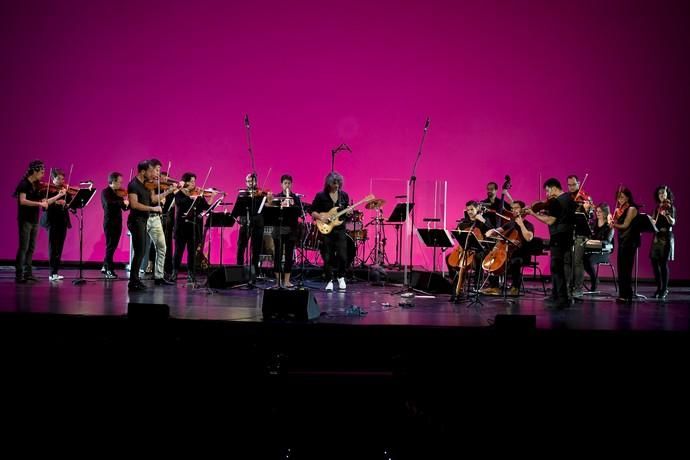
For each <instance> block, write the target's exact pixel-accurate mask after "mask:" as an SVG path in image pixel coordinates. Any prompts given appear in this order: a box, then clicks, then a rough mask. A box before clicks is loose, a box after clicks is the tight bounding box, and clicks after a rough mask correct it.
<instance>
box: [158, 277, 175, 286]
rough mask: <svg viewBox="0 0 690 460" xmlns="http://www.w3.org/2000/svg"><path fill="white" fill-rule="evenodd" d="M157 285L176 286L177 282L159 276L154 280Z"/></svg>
mask: <svg viewBox="0 0 690 460" xmlns="http://www.w3.org/2000/svg"><path fill="white" fill-rule="evenodd" d="M153 284H155V285H156V286H174V285H175V283H174V282H172V281H168V280H166V279H165V278H159V279H157V280H155V281H154V282H153Z"/></svg>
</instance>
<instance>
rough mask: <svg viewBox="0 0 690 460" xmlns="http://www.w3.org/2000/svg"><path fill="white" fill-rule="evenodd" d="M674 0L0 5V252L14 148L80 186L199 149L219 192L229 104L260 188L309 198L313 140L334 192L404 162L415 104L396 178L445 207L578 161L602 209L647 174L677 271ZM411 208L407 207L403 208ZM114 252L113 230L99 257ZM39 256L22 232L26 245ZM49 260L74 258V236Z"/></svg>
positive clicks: (189, 158)
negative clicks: (667, 212)
mask: <svg viewBox="0 0 690 460" xmlns="http://www.w3.org/2000/svg"><path fill="white" fill-rule="evenodd" d="M688 11H689V7H688V3H687V2H672V1H664V2H656V1H641V2H628V1H592V2H588V1H515V2H512V1H488V2H458V1H429V0H425V1H403V2H401V1H394V2H393V1H378V2H372V1H348V2H329V1H313V2H303V1H292V2H284V1H276V0H271V1H256V2H220V1H219V2H199V1H197V2H171V1H161V2H151V1H121V0H120V1H113V2H110V1H98V2H92V1H83V2H82V1H76V0H70V1H67V2H62V1H44V2H39V1H25V2H4V3H3V5H2V6H0V12H1V14H0V21H1V27H0V36H1V37H2V40H1V41H0V43H1V44H0V46H1V52H2V64H1V67H0V76H1V78H2V84H1V85H0V103H1V107H2V123H0V151H1V152H2V161H3V170H4V171H5V174H4V177H5V179H6V180H5V182H4V183H3V186H2V196H3V197H4V198H3V200H2V210H3V211H4V212H3V215H4V216H5V225H3V226H1V227H0V241H1V243H0V258H1V259H13V258H14V255H15V251H16V240H17V236H16V235H17V229H16V225H15V216H16V203H15V201H14V199H13V198H12V197H11V193H12V190H13V188H14V186H15V185H16V183H17V182H18V181H19V179H20V177H21V175H22V173H23V172H24V170H25V168H26V166H27V164H28V162H29V161H30V160H32V159H34V158H41V159H43V160H44V161H45V162H46V164H47V166H48V167H61V168H64V169H68V168H69V166H70V164H71V163H74V174H73V179H74V180H80V179H93V180H94V181H95V182H96V186H97V187H98V188H99V189H100V188H102V187H104V186H105V185H106V177H107V174H108V173H109V172H110V171H112V170H117V171H121V172H122V173H123V174H124V175H125V176H128V175H129V171H130V168H133V167H135V165H136V162H137V161H138V160H140V159H144V158H150V157H157V158H160V159H161V160H162V161H163V163H164V164H165V163H167V162H168V161H169V160H170V161H172V164H173V176H176V175H178V176H179V175H180V174H181V173H182V172H184V171H187V170H191V171H195V172H196V173H197V174H199V175H200V176H201V177H203V176H204V175H205V173H206V171H207V169H208V167H209V166H211V165H213V167H214V169H213V173H212V175H211V179H210V182H209V185H211V186H214V187H219V188H224V189H226V190H235V189H236V188H238V187H241V186H242V183H243V176H244V174H245V173H246V172H247V171H248V170H249V157H248V154H247V152H246V140H245V131H244V128H243V124H242V118H243V115H244V114H245V113H249V115H250V118H251V121H252V126H253V130H252V136H253V141H254V150H255V154H256V162H257V169H258V171H259V174H260V176H261V178H262V179H263V178H264V177H265V176H266V173H267V171H268V169H269V168H271V171H272V172H271V176H270V177H269V178H268V183H269V185H271V186H272V187H273V188H277V183H278V178H279V176H280V174H281V173H284V172H289V173H291V174H292V175H293V176H294V177H295V188H296V190H297V191H299V192H302V193H305V194H307V195H308V196H309V198H311V197H312V196H313V194H314V193H315V192H316V191H317V190H318V189H319V188H321V186H322V183H323V177H324V175H325V174H326V173H327V172H328V170H329V168H330V153H329V152H330V149H332V148H333V147H335V146H337V145H338V144H339V143H341V142H346V143H348V144H349V145H350V146H351V147H352V149H353V153H352V154H350V153H343V154H340V155H339V156H338V158H337V169H338V170H340V171H341V172H342V173H343V174H344V175H345V177H346V189H347V190H348V191H349V192H350V194H351V195H352V196H353V197H355V198H356V197H360V196H363V195H364V194H366V193H367V192H368V191H369V186H370V179H371V178H400V179H405V178H407V177H409V175H410V172H411V168H412V164H413V162H414V157H415V154H416V151H417V148H418V145H419V140H420V136H421V130H422V127H423V124H424V120H425V118H426V116H427V115H428V116H430V117H431V120H432V122H431V128H430V130H429V133H428V137H427V140H426V144H425V148H424V154H423V156H422V158H421V161H420V163H419V167H418V171H417V175H418V177H419V180H420V181H432V180H434V179H446V180H448V183H449V197H448V207H449V210H452V211H450V212H449V216H448V217H449V220H451V221H452V220H454V219H455V218H457V217H458V216H459V215H460V212H461V209H462V205H463V203H464V202H465V201H467V200H468V199H471V198H482V197H483V196H484V186H485V183H486V182H487V181H489V180H494V181H497V182H499V183H501V182H502V178H503V175H504V174H510V175H511V176H512V177H513V187H514V188H513V190H512V192H513V195H514V197H515V198H521V199H525V200H526V201H532V200H534V199H535V198H536V197H537V193H538V191H539V178H540V177H541V178H542V179H545V178H547V177H549V176H556V177H558V178H560V179H561V180H562V181H563V182H565V177H566V175H568V174H571V173H575V174H579V175H580V176H584V174H585V173H587V172H588V173H589V174H590V176H589V179H588V182H587V184H586V185H587V187H586V189H587V191H589V192H590V193H591V194H592V195H593V196H594V198H595V200H596V201H602V200H605V201H608V202H609V203H612V202H613V196H614V192H615V190H616V188H617V186H618V184H619V183H621V182H623V183H625V184H627V185H628V186H629V187H630V188H631V189H632V190H633V192H634V193H635V196H636V197H637V199H638V200H639V201H640V202H641V203H643V204H644V205H646V207H645V208H644V210H647V211H650V212H651V210H652V206H653V201H652V192H653V189H654V187H655V186H656V185H657V184H660V183H668V184H669V185H670V186H671V187H672V188H673V189H674V190H675V191H676V194H677V206H678V214H679V219H678V225H677V227H676V230H677V235H678V238H677V250H678V255H679V257H678V260H677V261H676V262H674V263H673V265H672V276H673V278H675V279H680V278H682V279H690V262H688V260H687V258H686V257H683V255H684V254H687V251H686V250H685V248H686V245H687V236H688V235H687V233H688V231H687V229H688V224H687V218H686V216H690V210H689V209H688V199H687V194H685V193H683V188H682V187H683V186H684V185H685V183H686V181H685V176H686V174H687V172H685V173H684V172H683V171H687V166H685V162H684V158H685V155H686V154H687V152H688V151H690V134H689V133H690V129H689V128H690V89H689V88H690V84H689V83H690V78H689V77H690V64H689V63H690V61H689V60H688V59H687V56H688V55H690V28H688V27H687V25H688V23H689V21H688V19H689V18H690V15H689V12H688ZM74 180H73V182H74ZM374 192H376V190H374ZM383 198H386V199H389V200H390V199H392V198H393V197H392V196H384V197H383ZM430 209H431V204H430V203H429V202H425V203H420V209H419V213H418V215H417V218H418V220H421V218H422V217H426V215H425V212H426V213H429V212H430ZM388 211H390V209H388ZM388 211H387V212H388ZM101 219H102V210H101V208H100V204H98V203H97V202H95V203H93V204H92V205H91V206H90V207H89V208H88V209H87V210H86V212H85V222H86V224H85V225H86V231H85V241H84V243H85V245H84V248H85V258H86V259H87V260H101V259H102V256H103V250H104V238H103V236H102V231H101ZM538 227H539V233H540V234H545V233H546V229H545V228H544V227H543V226H538ZM234 239H235V234H234V233H232V234H230V235H228V237H227V240H228V243H230V244H231V247H226V250H227V252H226V255H227V256H226V258H225V259H226V260H225V261H226V262H231V261H233V259H234V255H233V254H234V246H235V245H234ZM648 239H649V237H647V238H646V240H648ZM647 248H648V241H647V242H646V244H645V246H644V247H643V249H642V252H641V256H642V258H641V262H642V263H641V265H640V269H641V271H640V273H641V275H642V276H645V277H647V276H651V270H650V269H649V266H648V265H649V264H648V259H647V250H648V249H647ZM126 249H127V239H126V237H124V236H123V240H122V243H121V246H120V250H119V251H118V253H117V254H116V258H117V260H119V261H124V260H126V259H127V251H126ZM46 253H47V238H46V235H45V232H43V231H42V232H41V235H40V237H39V241H38V249H37V252H36V257H37V258H39V259H45V258H46ZM418 255H419V256H416V258H417V260H418V261H420V262H421V261H426V262H427V263H428V262H429V261H430V260H431V259H430V258H429V255H428V254H425V255H424V257H422V255H421V252H419V253H418ZM64 259H66V260H76V259H78V238H77V232H76V230H72V231H71V232H70V234H69V235H68V238H67V242H66V246H65V252H64Z"/></svg>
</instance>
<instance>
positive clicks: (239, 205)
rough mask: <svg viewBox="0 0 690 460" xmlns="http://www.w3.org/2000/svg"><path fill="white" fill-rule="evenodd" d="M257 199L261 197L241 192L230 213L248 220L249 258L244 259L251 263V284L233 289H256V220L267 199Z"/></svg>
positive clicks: (240, 285)
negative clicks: (254, 255) (254, 249)
mask: <svg viewBox="0 0 690 460" xmlns="http://www.w3.org/2000/svg"><path fill="white" fill-rule="evenodd" d="M257 198H259V197H256V196H254V195H253V194H250V193H248V192H247V191H241V192H240V193H239V195H237V199H236V200H235V205H234V206H233V208H232V212H231V213H230V214H231V215H233V216H235V217H237V216H244V217H245V218H246V223H244V224H243V225H245V228H246V231H247V235H248V236H249V238H248V240H249V241H248V242H247V249H245V250H248V251H249V254H248V256H249V257H245V259H244V260H245V261H249V282H248V283H245V284H238V285H237V286H233V287H232V288H231V289H238V288H247V289H254V288H255V287H256V286H255V282H256V279H255V277H256V272H255V270H256V268H255V267H254V257H253V254H254V251H253V250H252V246H253V245H254V244H259V243H255V242H254V219H255V218H256V217H258V216H259V215H260V214H261V212H262V210H263V209H264V199H265V197H262V198H261V199H257ZM257 265H258V264H257ZM252 272H254V273H252Z"/></svg>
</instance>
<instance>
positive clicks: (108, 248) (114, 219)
mask: <svg viewBox="0 0 690 460" xmlns="http://www.w3.org/2000/svg"><path fill="white" fill-rule="evenodd" d="M122 180H123V179H122V174H121V173H119V172H116V171H114V172H111V173H110V175H108V186H107V187H105V188H104V189H103V191H102V192H101V205H102V206H103V233H104V234H105V258H104V260H103V268H104V269H105V272H104V273H105V278H106V279H115V278H117V277H118V276H117V274H116V273H115V264H114V262H113V256H114V255H115V250H116V249H117V246H118V244H120V236H122V211H125V210H127V209H128V208H129V200H128V199H127V195H126V192H127V191H126V190H125V189H123V188H122Z"/></svg>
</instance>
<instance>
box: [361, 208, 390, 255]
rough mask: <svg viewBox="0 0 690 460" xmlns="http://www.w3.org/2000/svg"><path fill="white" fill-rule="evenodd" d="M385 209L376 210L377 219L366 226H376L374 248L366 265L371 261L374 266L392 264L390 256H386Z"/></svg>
mask: <svg viewBox="0 0 690 460" xmlns="http://www.w3.org/2000/svg"><path fill="white" fill-rule="evenodd" d="M383 220H384V219H383V209H382V208H377V209H376V217H374V218H373V219H371V221H370V222H369V223H368V224H367V225H366V226H369V225H371V224H374V247H373V248H372V249H371V252H369V255H368V256H367V258H366V259H365V260H364V263H366V262H367V261H370V262H371V264H372V265H378V266H383V265H384V264H386V265H388V264H390V262H389V260H388V256H387V255H386V232H385V227H384V226H383Z"/></svg>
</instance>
